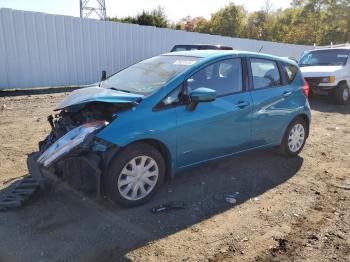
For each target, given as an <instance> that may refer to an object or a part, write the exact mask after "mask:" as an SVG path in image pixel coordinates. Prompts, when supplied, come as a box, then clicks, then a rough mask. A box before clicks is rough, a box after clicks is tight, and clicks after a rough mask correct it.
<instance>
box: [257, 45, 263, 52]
mask: <svg viewBox="0 0 350 262" xmlns="http://www.w3.org/2000/svg"><path fill="white" fill-rule="evenodd" d="M263 48H264V46H263V45H262V46H261V47H260V49H259V51H258V53H260V52H261V50H263Z"/></svg>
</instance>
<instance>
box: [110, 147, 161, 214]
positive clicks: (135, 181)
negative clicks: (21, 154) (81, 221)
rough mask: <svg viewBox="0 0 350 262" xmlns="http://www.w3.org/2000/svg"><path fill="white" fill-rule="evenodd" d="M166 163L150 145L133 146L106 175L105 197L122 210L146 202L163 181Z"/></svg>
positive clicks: (117, 160) (114, 163)
mask: <svg viewBox="0 0 350 262" xmlns="http://www.w3.org/2000/svg"><path fill="white" fill-rule="evenodd" d="M164 177H165V162H164V159H163V157H162V155H161V154H160V153H159V151H158V150H157V149H156V148H154V147H153V146H151V145H148V144H144V143H136V144H132V145H130V146H128V147H127V148H125V149H124V150H123V151H121V152H120V153H119V154H118V155H117V156H116V157H115V158H114V159H113V160H112V162H111V165H110V166H109V168H108V171H107V175H106V183H105V187H106V191H107V194H108V197H109V198H110V199H111V200H112V201H114V202H116V203H117V204H120V205H121V206H125V207H132V206H137V205H140V204H143V203H145V202H146V201H147V200H149V199H150V198H151V197H152V196H153V195H154V194H155V193H156V191H157V190H158V189H159V188H160V186H161V185H162V184H163V182H164Z"/></svg>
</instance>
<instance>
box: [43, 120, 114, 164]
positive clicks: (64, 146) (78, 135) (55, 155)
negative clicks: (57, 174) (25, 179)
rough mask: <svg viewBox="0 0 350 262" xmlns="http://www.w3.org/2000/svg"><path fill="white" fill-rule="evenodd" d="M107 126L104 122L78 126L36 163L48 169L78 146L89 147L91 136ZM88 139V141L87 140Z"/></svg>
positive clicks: (54, 144) (55, 143)
mask: <svg viewBox="0 0 350 262" xmlns="http://www.w3.org/2000/svg"><path fill="white" fill-rule="evenodd" d="M107 124H108V122H105V121H96V122H92V123H87V124H84V125H81V126H78V127H76V128H74V129H73V130H71V131H70V132H68V133H67V134H65V135H64V136H62V137H61V138H59V139H58V140H57V141H56V142H54V143H53V144H52V145H51V146H50V147H49V148H48V149H47V150H46V151H45V152H44V153H43V154H42V155H41V156H40V157H39V159H38V163H40V164H42V165H43V166H44V167H49V166H50V165H52V164H53V163H55V162H57V161H58V160H59V159H61V158H62V157H64V156H66V155H67V154H68V153H69V152H71V151H73V150H75V149H76V148H77V147H78V146H81V145H84V144H85V147H86V146H89V145H90V142H91V140H92V139H91V138H92V137H91V135H94V133H96V131H98V130H100V129H102V128H103V127H105V126H106V125H107ZM89 138H90V139H89Z"/></svg>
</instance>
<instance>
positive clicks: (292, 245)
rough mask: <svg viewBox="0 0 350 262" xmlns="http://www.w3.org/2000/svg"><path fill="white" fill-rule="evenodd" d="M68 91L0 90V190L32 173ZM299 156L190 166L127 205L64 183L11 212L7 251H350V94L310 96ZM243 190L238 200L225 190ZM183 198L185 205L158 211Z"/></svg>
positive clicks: (234, 254)
mask: <svg viewBox="0 0 350 262" xmlns="http://www.w3.org/2000/svg"><path fill="white" fill-rule="evenodd" d="M65 95H66V93H64V92H62V93H45V92H44V93H43V94H41V93H40V92H32V93H26V92H24V93H23V92H22V93H21V92H10V93H0V96H2V97H0V195H1V193H3V192H5V190H6V188H7V187H9V186H10V185H11V184H12V183H13V180H14V179H15V178H19V177H21V176H23V175H25V174H27V172H28V171H27V168H26V157H27V154H30V153H31V152H33V151H35V150H36V149H37V142H38V141H39V140H41V139H42V138H43V137H44V136H45V135H46V134H47V133H48V132H49V129H50V127H49V124H48V123H47V121H46V117H47V115H48V114H50V113H51V110H52V109H53V108H54V106H55V105H56V103H57V102H58V101H59V100H60V99H62V98H63V97H64V96H65ZM311 106H312V114H313V119H312V126H311V134H310V137H309V139H308V141H307V144H306V146H305V148H304V150H303V152H302V154H301V155H300V157H297V158H294V159H287V158H284V157H282V156H280V155H279V154H277V153H276V152H275V151H273V150H271V151H263V152H253V153H248V154H244V155H242V156H238V157H231V158H226V159H223V160H220V161H216V162H212V163H210V164H207V165H204V166H202V167H199V168H196V169H193V170H191V171H189V172H186V173H183V174H180V175H179V176H178V177H176V179H175V180H173V181H171V182H169V183H167V184H166V185H165V186H164V188H163V189H162V190H161V191H160V192H159V193H158V194H157V195H156V197H155V198H154V199H153V200H152V201H150V203H147V204H146V205H144V206H140V207H136V208H132V209H120V208H118V207H117V206H114V205H112V204H110V203H108V202H106V201H97V200H95V199H94V198H93V197H85V196H82V195H80V194H75V193H74V192H72V191H70V190H68V189H67V188H65V187H64V186H61V185H57V186H55V187H54V190H53V191H51V192H48V193H45V194H42V195H40V197H38V199H36V200H35V201H32V202H31V203H29V204H28V205H27V206H26V207H24V208H23V209H19V210H15V211H11V212H2V213H0V261H129V260H132V261H243V260H244V261H350V232H349V231H350V211H349V207H350V150H349V148H350V105H348V106H336V105H333V104H332V102H331V101H330V100H329V99H327V98H320V97H318V98H315V99H313V101H311ZM234 192H239V194H238V195H237V196H236V199H237V203H235V204H228V203H227V202H225V199H224V196H225V194H229V193H231V194H232V193H234ZM175 200H182V201H184V202H185V203H186V205H187V207H186V209H184V210H177V211H171V212H168V213H160V214H152V213H151V212H150V211H149V210H150V209H151V208H152V207H153V206H156V205H158V204H161V203H164V202H168V201H175Z"/></svg>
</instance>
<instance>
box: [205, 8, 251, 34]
mask: <svg viewBox="0 0 350 262" xmlns="http://www.w3.org/2000/svg"><path fill="white" fill-rule="evenodd" d="M245 17H246V10H245V9H244V7H243V6H240V5H235V4H234V3H229V4H228V5H227V6H225V7H224V8H222V9H220V10H219V11H217V12H216V13H214V14H212V17H211V20H210V27H211V29H210V32H211V33H212V34H215V35H222V36H233V37H239V36H240V35H241V34H242V33H243V30H244V20H245Z"/></svg>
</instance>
